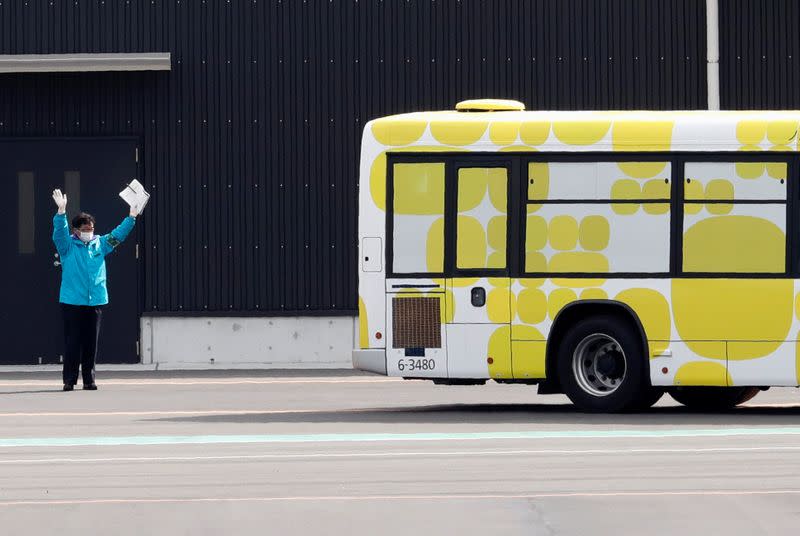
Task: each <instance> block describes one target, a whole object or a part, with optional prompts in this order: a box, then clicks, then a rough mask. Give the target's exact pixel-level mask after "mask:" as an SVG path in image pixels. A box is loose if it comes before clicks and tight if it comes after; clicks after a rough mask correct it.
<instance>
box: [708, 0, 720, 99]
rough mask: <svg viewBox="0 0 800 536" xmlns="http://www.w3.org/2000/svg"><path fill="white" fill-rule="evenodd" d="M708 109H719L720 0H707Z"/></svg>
mask: <svg viewBox="0 0 800 536" xmlns="http://www.w3.org/2000/svg"><path fill="white" fill-rule="evenodd" d="M706 56H707V61H708V66H707V76H706V78H707V79H708V109H709V110H719V1H718V0H706Z"/></svg>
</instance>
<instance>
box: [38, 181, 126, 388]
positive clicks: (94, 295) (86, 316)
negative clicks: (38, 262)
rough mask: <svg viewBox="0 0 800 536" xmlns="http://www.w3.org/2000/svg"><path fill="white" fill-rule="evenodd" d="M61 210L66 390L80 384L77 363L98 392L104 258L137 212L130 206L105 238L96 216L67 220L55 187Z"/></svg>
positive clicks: (57, 226)
mask: <svg viewBox="0 0 800 536" xmlns="http://www.w3.org/2000/svg"><path fill="white" fill-rule="evenodd" d="M53 200H54V201H55V202H56V206H57V207H58V213H57V214H56V215H55V217H53V242H54V243H55V245H56V249H57V250H58V255H59V257H60V258H61V293H60V297H59V302H61V312H62V315H63V318H64V344H65V351H64V371H63V379H64V390H65V391H72V390H73V388H74V387H75V384H76V383H78V367H79V366H80V368H81V372H82V375H83V388H84V389H86V390H90V391H94V390H96V389H97V385H96V384H95V381H94V366H95V360H96V358H97V341H98V339H99V336H100V316H101V314H102V308H103V306H104V305H106V304H107V303H108V290H107V289H106V261H105V257H106V255H108V254H109V253H111V252H112V251H114V248H116V247H117V246H118V245H120V244H121V243H122V241H123V240H125V239H126V238H127V237H128V234H130V232H131V231H132V230H133V226H134V225H135V224H136V216H137V215H138V214H139V210H138V208H137V207H135V206H132V207H131V210H130V216H128V217H127V218H125V219H124V220H122V223H120V224H119V225H118V226H117V228H116V229H114V230H113V231H111V232H110V233H108V234H106V235H102V236H97V235H95V234H94V226H95V220H94V217H93V216H92V215H91V214H87V213H85V212H81V213H80V214H78V215H77V216H75V217H74V218H72V232H70V227H69V224H68V223H67V213H66V211H67V196H66V195H64V194H63V193H61V190H54V191H53Z"/></svg>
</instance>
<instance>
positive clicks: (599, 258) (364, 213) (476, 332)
mask: <svg viewBox="0 0 800 536" xmlns="http://www.w3.org/2000/svg"><path fill="white" fill-rule="evenodd" d="M799 124H800V112H797V111H746V112H733V111H525V107H524V105H523V104H522V103H519V102H517V101H508V100H472V101H464V102H460V103H458V105H457V106H456V109H455V110H452V111H438V112H416V113H407V114H401V115H394V116H390V117H384V118H380V119H376V120H373V121H370V122H369V123H368V124H367V125H366V126H365V130H364V134H363V143H362V147H361V163H360V181H359V213H358V235H359V236H358V239H359V266H358V271H359V273H358V277H359V285H358V289H359V299H358V312H359V317H358V320H359V322H358V328H359V337H358V339H359V340H358V346H359V348H357V349H355V350H354V351H353V365H354V367H355V368H356V369H361V370H366V371H371V372H374V373H379V374H384V375H387V376H396V377H402V378H408V379H429V380H433V381H434V382H436V383H439V384H455V385H458V384H483V383H485V382H486V381H487V380H493V381H495V382H499V383H524V384H531V385H533V384H536V385H538V392H539V393H563V394H566V395H567V396H568V397H569V399H570V400H571V401H572V402H573V404H574V405H576V406H577V407H578V408H580V409H582V410H584V411H596V412H619V411H631V410H641V409H645V408H648V407H650V406H652V405H653V404H654V403H655V402H656V401H658V400H659V399H660V397H661V396H662V395H664V394H665V393H669V395H670V396H672V397H673V398H674V399H675V400H676V401H678V402H679V403H681V404H683V405H685V406H688V407H690V408H696V409H725V408H732V407H734V406H736V405H738V404H741V403H744V402H746V401H747V400H749V399H751V398H752V397H753V396H755V395H756V394H758V392H759V391H761V390H765V389H767V388H769V387H770V386H795V387H796V386H798V384H800V320H798V318H800V294H798V279H799V278H800V241H799V240H798V237H799V236H800V227H799V226H798V223H799V222H798V214H800V211H798V207H797V203H798V196H800V191H799V190H798V179H799V178H800V177H798V170H799V169H800V168H799V167H798V163H799V161H798V142H800V140H799V139H798V125H799Z"/></svg>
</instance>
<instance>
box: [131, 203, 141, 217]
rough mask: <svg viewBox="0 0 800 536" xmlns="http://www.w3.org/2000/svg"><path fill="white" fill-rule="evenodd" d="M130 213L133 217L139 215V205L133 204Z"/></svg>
mask: <svg viewBox="0 0 800 536" xmlns="http://www.w3.org/2000/svg"><path fill="white" fill-rule="evenodd" d="M130 214H131V217H132V218H135V217H136V216H138V215H139V205H131V212H130Z"/></svg>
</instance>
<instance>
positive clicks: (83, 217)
mask: <svg viewBox="0 0 800 536" xmlns="http://www.w3.org/2000/svg"><path fill="white" fill-rule="evenodd" d="M87 223H91V224H92V226H94V216H92V215H91V214H89V213H87V212H81V213H80V214H78V215H77V216H75V217H74V218H72V228H73V229H80V227H81V226H82V225H86V224H87Z"/></svg>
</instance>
